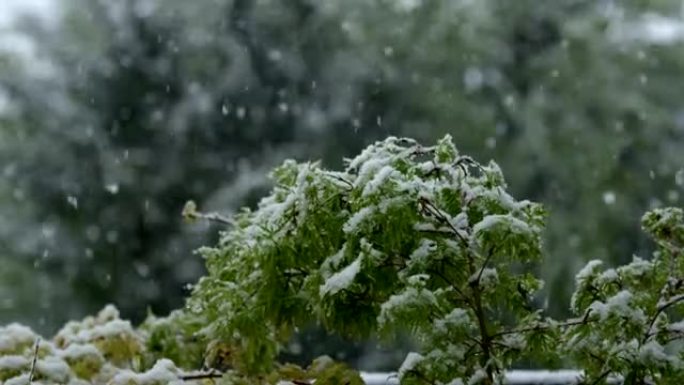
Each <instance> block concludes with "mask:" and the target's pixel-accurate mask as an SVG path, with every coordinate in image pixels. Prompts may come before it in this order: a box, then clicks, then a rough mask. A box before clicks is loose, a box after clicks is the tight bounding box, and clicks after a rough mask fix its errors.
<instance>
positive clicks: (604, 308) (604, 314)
mask: <svg viewBox="0 0 684 385" xmlns="http://www.w3.org/2000/svg"><path fill="white" fill-rule="evenodd" d="M632 297H633V295H632V293H631V292H630V291H629V290H622V291H620V292H619V293H617V294H615V295H614V296H612V297H610V298H608V300H607V301H606V302H601V301H594V303H592V304H591V306H589V309H591V310H592V312H594V313H596V314H598V315H599V317H600V318H601V320H605V319H606V318H608V316H609V315H611V314H613V315H617V316H619V317H625V318H628V319H633V320H636V321H639V322H644V321H645V319H646V316H645V315H644V312H643V311H642V310H641V309H635V308H633V307H632V306H631V304H630V302H631V301H632Z"/></svg>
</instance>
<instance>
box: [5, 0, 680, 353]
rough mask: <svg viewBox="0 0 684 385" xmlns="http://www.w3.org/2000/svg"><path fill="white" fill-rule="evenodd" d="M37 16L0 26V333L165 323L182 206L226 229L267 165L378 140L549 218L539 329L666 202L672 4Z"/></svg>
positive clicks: (90, 10) (327, 155)
mask: <svg viewBox="0 0 684 385" xmlns="http://www.w3.org/2000/svg"><path fill="white" fill-rule="evenodd" d="M55 1H57V2H58V6H57V9H59V14H58V15H55V16H54V18H53V19H52V20H51V21H50V22H44V21H41V20H39V19H36V18H31V17H25V18H22V19H21V20H17V21H16V23H15V24H14V27H13V28H12V30H11V31H3V32H0V33H3V34H9V33H11V34H12V37H13V39H14V40H17V39H18V40H17V41H20V42H21V43H22V46H25V48H26V47H27V48H26V49H23V50H17V49H9V48H8V47H7V46H8V44H4V45H1V46H2V47H3V48H2V50H1V51H0V264H1V266H2V269H0V323H6V322H10V321H21V322H24V323H27V324H29V325H31V326H34V327H37V328H38V329H39V330H43V331H46V332H50V331H54V330H55V328H56V327H57V326H58V325H60V324H62V323H63V322H64V321H65V320H67V319H70V318H76V317H81V316H82V315H84V314H85V313H92V312H93V311H95V310H96V309H98V308H100V307H102V306H103V305H104V304H106V303H109V302H113V303H115V304H116V305H117V306H118V307H119V308H120V309H122V311H123V313H124V315H125V316H127V317H132V318H133V319H135V320H140V319H142V318H143V317H144V315H145V314H146V311H147V309H148V308H149V309H152V310H153V311H154V312H155V313H159V314H164V313H166V312H168V311H169V310H170V309H174V308H178V307H180V306H182V303H183V296H184V295H185V294H186V289H185V285H186V284H188V283H192V282H194V281H195V280H196V279H197V277H198V276H200V275H201V274H202V261H201V260H200V259H199V257H197V256H195V255H194V254H193V250H194V249H196V248H197V247H199V246H200V245H203V244H207V243H211V242H213V241H214V240H215V238H216V232H217V231H218V230H219V228H215V227H209V225H207V224H200V225H188V224H185V223H183V222H182V219H181V217H180V211H181V208H182V206H183V204H184V202H185V201H187V200H188V199H193V200H196V201H198V202H199V203H200V206H201V208H202V209H203V210H206V211H213V210H216V211H219V212H222V213H224V214H227V215H228V214H230V212H232V211H234V210H236V209H237V208H239V207H240V206H242V205H254V204H256V202H257V201H258V198H259V196H260V195H261V194H262V193H263V192H264V191H265V190H266V189H267V188H268V181H267V180H266V178H265V174H266V173H267V171H268V170H269V168H270V167H272V166H273V165H275V164H277V163H279V162H281V161H282V160H283V159H285V158H288V157H294V158H297V159H319V158H320V159H323V161H324V162H326V163H327V164H328V165H329V166H331V167H338V166H340V165H341V159H342V157H343V156H349V155H352V154H354V153H356V152H358V151H359V150H360V149H361V148H363V147H364V146H365V145H367V144H369V143H371V142H373V141H375V140H378V139H381V138H383V137H385V136H387V135H407V136H412V137H416V138H418V139H420V140H422V141H425V142H430V141H433V140H434V139H435V138H437V137H440V136H442V135H443V134H444V133H447V132H448V133H451V134H452V135H453V136H454V138H455V140H456V142H457V144H458V145H459V148H460V150H461V151H463V152H464V153H467V154H469V155H472V156H474V157H475V158H477V159H478V160H480V161H485V160H488V159H490V158H491V159H494V160H496V161H497V162H498V163H499V164H500V165H501V166H502V168H503V170H504V173H505V175H506V176H507V178H508V182H509V184H510V187H511V190H512V191H513V192H514V193H515V195H516V197H517V198H521V199H531V200H538V201H541V202H543V203H544V204H545V205H546V206H547V208H548V210H549V211H550V215H549V219H548V229H547V233H546V243H545V248H546V252H547V257H546V262H545V263H544V265H543V266H540V270H541V273H542V276H543V277H544V279H545V280H546V282H547V288H546V291H545V298H540V299H539V301H540V302H541V303H544V304H547V305H548V309H549V312H550V314H551V315H554V316H565V315H567V311H568V309H567V306H568V305H567V304H568V296H569V293H571V291H572V290H573V287H572V277H573V276H574V274H575V272H576V271H577V270H578V268H579V267H580V266H581V265H583V263H584V262H585V261H586V260H588V259H593V258H602V259H605V260H607V261H610V262H611V263H624V262H626V261H628V260H631V258H632V255H633V254H634V253H639V254H640V255H644V256H645V255H647V254H646V252H647V251H649V250H650V247H651V246H650V245H649V244H648V243H647V242H646V241H645V239H644V237H643V236H642V235H641V232H640V231H639V229H638V223H639V218H640V216H641V214H642V213H643V212H644V211H645V210H647V209H649V208H653V207H657V206H661V205H665V204H668V205H680V199H681V198H680V193H681V191H682V190H681V188H682V185H684V174H682V173H681V172H679V170H680V169H681V168H682V167H683V166H684V151H682V148H684V147H682V146H683V145H684V109H683V108H682V106H681V103H680V100H681V94H680V92H681V90H682V89H684V88H682V87H681V85H682V83H684V77H682V75H681V74H682V69H684V50H682V48H684V24H683V23H684V21H683V20H682V3H681V2H680V1H673V0H646V1H643V0H642V1H629V0H628V1H623V2H615V1H609V0H605V1H585V0H558V1H555V2H553V3H544V4H542V3H539V2H535V1H532V0H520V1H507V0H478V1H473V0H458V1H451V0H373V1H368V0H347V1H344V2H326V1H315V0H288V1H285V0H211V1H197V2H193V1H185V0H166V1H162V0H116V1H109V0H55ZM1 7H2V6H0V8H1ZM0 37H1V36H0ZM320 341H328V342H326V343H322V342H320ZM297 344H300V345H301V344H305V345H306V346H305V349H304V350H305V352H307V354H310V355H314V356H315V355H317V354H322V353H324V352H325V351H326V350H330V349H331V346H340V345H341V344H342V342H340V341H338V340H335V339H331V338H329V337H326V336H325V335H324V333H323V332H322V331H316V330H312V331H311V332H310V333H309V334H307V335H306V336H304V337H302V339H301V341H299V342H297ZM299 349H301V347H299V348H296V347H295V348H293V350H294V351H296V350H299ZM342 350H344V353H345V354H348V356H347V357H346V358H348V359H350V360H353V359H354V357H360V356H364V354H367V355H368V354H370V355H372V356H373V357H374V358H373V362H376V363H377V365H376V366H383V365H390V364H391V363H392V362H393V361H392V360H393V359H394V358H393V357H394V356H393V355H392V354H387V355H382V354H380V353H378V352H372V353H370V352H369V350H368V348H366V347H364V346H363V345H362V344H357V345H353V346H349V345H346V347H345V348H344V349H342ZM366 357H368V356H366ZM401 357H402V356H401V355H398V356H397V358H398V359H401ZM387 360H389V361H387ZM363 361H367V360H363Z"/></svg>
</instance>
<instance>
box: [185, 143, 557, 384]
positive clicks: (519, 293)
mask: <svg viewBox="0 0 684 385" xmlns="http://www.w3.org/2000/svg"><path fill="white" fill-rule="evenodd" d="M272 177H273V178H274V180H275V187H274V190H273V192H272V193H271V194H270V195H269V196H267V197H266V198H264V199H262V201H261V202H260V203H259V205H258V208H257V209H256V210H255V211H251V210H248V209H245V210H244V211H243V212H242V213H240V214H239V215H237V216H236V217H235V218H234V219H233V220H234V225H233V228H232V229H230V230H228V231H226V232H225V233H224V234H223V235H222V237H221V241H220V243H219V246H218V247H215V248H206V249H204V250H203V251H202V252H203V254H204V256H205V257H206V259H207V269H208V275H207V276H205V277H202V278H201V279H200V281H199V282H198V284H197V285H196V286H195V288H194V292H193V296H192V297H191V299H190V304H189V309H190V311H192V312H193V313H197V314H199V315H201V316H203V317H206V320H207V322H208V325H207V327H206V333H207V334H208V335H209V336H211V338H217V339H220V340H223V341H229V342H230V343H232V344H235V345H236V346H238V347H239V349H238V352H239V357H238V362H239V365H243V366H244V368H245V369H246V370H247V371H254V372H258V371H263V370H266V369H268V367H269V365H271V362H272V360H273V359H274V358H275V355H276V353H277V351H278V346H279V344H280V343H283V342H284V341H286V340H287V338H289V337H290V335H291V333H292V332H293V331H294V330H295V329H296V328H298V327H300V326H302V325H305V324H307V323H309V322H312V321H318V322H321V323H322V324H323V325H324V326H325V327H326V328H328V329H330V330H333V331H336V332H340V333H342V334H345V335H350V336H356V337H367V336H369V335H371V334H372V333H374V332H375V331H377V330H379V331H380V332H381V333H384V334H387V335H391V334H392V333H394V332H396V331H404V330H409V331H410V332H411V333H412V334H413V335H414V336H416V337H417V338H418V340H419V342H420V344H421V346H422V348H421V352H422V353H421V355H420V356H418V355H416V354H414V355H412V356H410V357H409V358H408V359H407V362H406V363H405V365H404V369H403V370H400V378H401V379H402V380H405V381H406V383H414V381H415V383H420V382H421V381H425V380H426V379H427V381H429V382H431V383H435V382H438V381H442V382H447V381H449V380H451V379H453V378H456V377H461V378H463V380H464V381H468V379H471V380H472V381H475V380H474V378H476V377H480V376H482V377H483V378H485V380H484V381H485V383H493V381H494V379H495V378H498V377H500V374H501V370H502V369H503V368H506V367H509V366H510V365H511V363H512V362H515V361H517V360H519V359H520V358H521V357H523V356H525V355H527V354H530V353H532V352H535V351H539V349H540V348H541V347H543V346H544V345H545V343H547V342H550V341H552V340H551V339H549V338H544V336H543V335H541V334H543V333H542V332H543V331H544V330H542V329H539V330H538V331H539V332H540V333H533V332H532V333H527V332H523V331H527V330H536V329H537V328H536V326H537V325H538V324H539V323H540V322H541V321H542V320H541V316H540V313H539V312H537V311H535V310H533V309H532V308H531V306H530V303H531V302H530V301H531V299H532V296H533V294H534V292H535V291H536V290H538V289H539V288H540V286H541V282H540V281H539V280H538V279H536V278H534V277H533V276H532V275H530V274H528V273H526V272H525V268H526V267H528V268H529V265H530V264H531V263H534V262H538V260H539V258H540V256H541V251H540V246H541V245H540V233H541V229H542V224H543V215H544V213H543V210H542V209H541V207H540V206H539V205H537V204H534V203H532V202H529V201H521V202H517V201H515V200H514V199H513V198H512V197H511V196H510V195H508V193H507V192H506V185H505V182H504V179H503V175H502V174H501V171H500V169H499V167H498V166H497V165H496V164H495V163H493V162H490V163H489V164H487V165H480V164H478V163H477V162H475V161H474V160H472V159H471V158H469V157H467V156H463V155H460V154H459V153H458V151H457V150H456V148H455V147H454V145H453V143H452V141H451V138H450V137H449V136H447V137H445V138H444V139H442V140H440V141H439V142H438V144H437V145H435V146H431V147H424V146H421V145H420V144H418V143H417V142H415V141H413V140H411V139H397V138H393V137H390V138H388V139H387V140H385V141H383V142H378V143H376V144H375V145H372V146H369V147H368V148H366V149H365V150H364V151H363V152H362V153H361V154H360V155H359V156H357V157H356V158H354V159H350V160H348V161H347V164H346V168H345V170H344V171H342V172H338V171H328V170H325V169H322V168H321V167H320V166H319V164H317V163H303V164H297V163H294V162H286V163H285V164H283V165H282V166H281V167H279V168H277V169H275V171H274V172H273V174H272ZM511 293H515V294H514V295H511ZM226 314H230V316H229V317H226V316H225V315H226ZM418 357H420V359H417V358H418ZM409 366H410V367H409ZM412 379H415V380H412Z"/></svg>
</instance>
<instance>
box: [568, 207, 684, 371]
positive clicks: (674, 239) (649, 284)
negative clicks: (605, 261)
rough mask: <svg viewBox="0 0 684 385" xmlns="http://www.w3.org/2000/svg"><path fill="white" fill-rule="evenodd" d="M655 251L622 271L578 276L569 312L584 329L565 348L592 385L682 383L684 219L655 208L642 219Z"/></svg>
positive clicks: (593, 265) (594, 269) (590, 267)
mask: <svg viewBox="0 0 684 385" xmlns="http://www.w3.org/2000/svg"><path fill="white" fill-rule="evenodd" d="M642 225H643V228H644V230H645V231H646V232H647V233H648V234H649V235H650V236H651V237H653V239H654V240H655V241H656V244H657V245H658V251H657V252H656V253H655V254H654V257H653V259H652V260H650V261H646V260H642V259H640V258H638V257H635V258H634V261H633V262H632V263H630V264H628V265H625V266H621V267H618V268H617V269H605V270H604V269H601V265H602V263H601V261H598V260H595V261H591V262H589V264H587V266H586V267H585V268H584V269H583V270H582V271H581V272H580V273H579V274H578V275H577V285H578V287H577V291H576V292H575V294H574V295H573V298H572V310H573V311H574V312H575V313H576V314H577V315H579V316H581V317H583V318H584V319H585V321H586V322H583V323H581V324H578V325H575V326H572V327H570V328H569V329H568V330H567V331H566V335H565V338H566V339H567V342H566V347H567V350H568V352H570V353H571V355H572V356H573V358H575V360H576V362H577V363H578V364H579V365H580V367H582V368H584V369H585V370H586V372H585V374H586V381H587V383H592V384H598V383H606V379H607V377H608V376H609V375H616V376H619V377H621V378H623V379H624V384H625V385H632V384H648V383H657V384H681V383H682V381H684V361H682V358H683V353H682V350H681V348H682V345H681V340H682V338H683V337H684V329H683V325H684V320H682V303H683V300H684V280H683V278H682V277H684V264H683V262H682V258H681V256H682V248H683V247H684V212H683V211H682V210H681V209H679V208H668V209H656V210H653V211H651V212H648V213H647V214H646V215H644V217H643V219H642Z"/></svg>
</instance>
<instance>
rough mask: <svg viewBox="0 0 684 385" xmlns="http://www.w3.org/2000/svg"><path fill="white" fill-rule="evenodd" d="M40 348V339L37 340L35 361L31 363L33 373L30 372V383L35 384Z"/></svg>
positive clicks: (34, 354)
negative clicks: (34, 378) (34, 377)
mask: <svg viewBox="0 0 684 385" xmlns="http://www.w3.org/2000/svg"><path fill="white" fill-rule="evenodd" d="M39 347H40V337H38V338H37V339H36V347H35V349H34V350H33V361H32V362H31V371H30V372H29V378H28V383H29V384H30V383H31V382H33V376H34V375H35V374H36V362H38V348H39Z"/></svg>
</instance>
